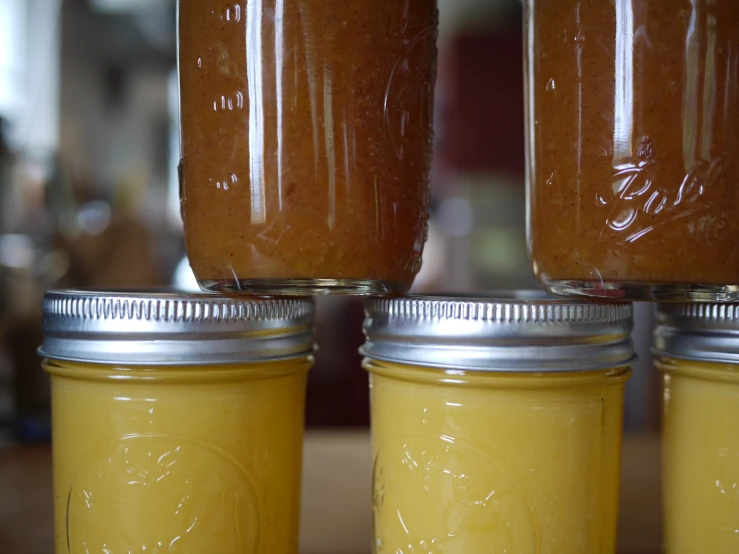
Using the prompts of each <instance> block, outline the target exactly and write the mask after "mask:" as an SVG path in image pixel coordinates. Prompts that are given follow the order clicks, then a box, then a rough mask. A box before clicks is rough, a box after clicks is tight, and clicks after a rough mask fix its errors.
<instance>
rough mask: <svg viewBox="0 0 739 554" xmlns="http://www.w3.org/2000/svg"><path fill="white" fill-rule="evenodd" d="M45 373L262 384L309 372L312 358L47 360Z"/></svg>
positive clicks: (138, 380) (130, 379) (153, 381)
mask: <svg viewBox="0 0 739 554" xmlns="http://www.w3.org/2000/svg"><path fill="white" fill-rule="evenodd" d="M41 364H42V366H43V368H44V371H46V372H47V373H48V374H50V375H52V376H54V377H61V378H64V379H65V380H66V379H70V380H79V381H107V382H111V383H113V382H115V383H117V384H119V385H123V384H126V383H128V384H159V383H173V384H175V383H202V384H207V383H216V382H237V381H238V382H243V381H259V380H264V379H271V378H279V377H284V376H288V375H293V374H297V373H301V372H306V371H308V369H309V368H310V367H312V366H313V364H314V359H313V356H310V355H308V356H304V357H302V358H290V359H286V360H270V361H266V362H242V363H235V364H218V365H215V364H213V365H199V366H193V365H189V366H188V365H179V364H171V365H150V366H144V365H139V366H137V365H124V364H103V363H87V362H84V363H81V362H69V361H66V360H58V359H49V358H45V359H44V360H42V362H41Z"/></svg>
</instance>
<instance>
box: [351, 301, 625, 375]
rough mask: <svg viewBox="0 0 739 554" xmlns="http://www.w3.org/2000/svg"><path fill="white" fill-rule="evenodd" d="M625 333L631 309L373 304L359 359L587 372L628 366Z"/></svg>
mask: <svg viewBox="0 0 739 554" xmlns="http://www.w3.org/2000/svg"><path fill="white" fill-rule="evenodd" d="M522 296H523V297H522ZM631 329H632V307H631V304H630V303H605V302H597V303H596V302H590V301H587V300H554V299H527V298H526V296H525V295H522V294H520V293H519V294H518V295H516V297H514V298H500V299H499V298H466V297H465V298H455V297H433V296H415V297H407V298H398V299H371V300H369V301H368V302H367V304H366V319H365V322H364V332H365V336H366V339H367V340H366V342H365V343H364V346H362V348H361V349H360V352H361V353H362V354H363V355H364V356H366V357H368V358H372V359H377V360H383V361H387V362H394V363H400V364H409V365H419V366H428V367H438V368H446V369H466V370H487V371H516V372H519V371H531V372H541V371H585V370H595V369H605V368H614V367H619V366H627V365H631V364H632V363H633V362H634V360H635V355H634V348H633V345H632V342H631V339H630V333H631Z"/></svg>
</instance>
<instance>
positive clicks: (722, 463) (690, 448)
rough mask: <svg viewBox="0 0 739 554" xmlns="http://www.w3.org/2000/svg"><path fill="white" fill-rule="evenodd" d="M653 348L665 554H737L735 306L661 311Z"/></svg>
mask: <svg viewBox="0 0 739 554" xmlns="http://www.w3.org/2000/svg"><path fill="white" fill-rule="evenodd" d="M653 346H654V348H653V350H654V352H655V354H656V355H657V357H656V360H655V363H656V366H657V368H658V369H659V370H660V371H661V372H662V397H663V414H662V415H663V420H662V489H663V504H664V526H665V529H664V531H665V532H664V536H665V552H666V553H667V554H683V553H685V554H688V553H694V552H739V531H738V530H739V489H738V488H737V487H739V425H737V422H738V421H739V304H665V305H661V306H660V308H659V314H658V326H657V328H656V329H655V332H654V342H653Z"/></svg>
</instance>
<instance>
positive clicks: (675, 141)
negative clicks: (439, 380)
mask: <svg viewBox="0 0 739 554" xmlns="http://www.w3.org/2000/svg"><path fill="white" fill-rule="evenodd" d="M524 29H525V39H524V52H525V86H526V112H527V113H526V132H527V135H528V139H527V148H528V152H527V187H528V193H527V197H528V213H529V216H528V241H529V254H530V257H531V262H532V266H533V271H534V273H535V274H536V276H537V278H538V280H539V281H540V283H541V284H542V286H543V287H544V288H545V289H546V290H548V291H549V292H551V293H554V294H557V295H565V296H580V297H582V296H586V297H593V298H610V299H620V300H648V301H653V300H659V301H662V302H664V303H663V304H661V305H660V306H659V309H658V314H659V315H658V317H659V324H658V327H657V329H656V330H655V332H654V339H653V340H654V342H653V351H654V353H655V354H656V355H657V361H656V365H657V368H658V369H659V370H660V371H661V372H662V375H663V432H662V439H663V491H664V493H663V503H664V508H665V523H664V531H665V549H666V552H667V554H688V553H698V552H711V553H714V552H715V553H729V552H736V551H739V541H738V537H739V534H738V532H739V525H738V524H737V523H736V516H737V512H736V509H735V506H736V505H737V504H736V492H737V491H736V488H737V483H739V474H737V472H736V471H735V467H736V465H737V464H736V463H735V461H736V451H737V448H738V447H737V437H736V436H735V435H736V433H734V431H733V424H732V423H731V421H732V417H733V416H735V415H737V414H736V413H735V412H736V409H735V407H734V406H733V404H734V403H735V396H736V392H735V391H734V389H735V388H736V386H735V381H736V377H735V375H734V374H735V373H736V372H735V368H736V363H737V360H738V359H739V358H737V349H736V347H735V345H734V342H736V340H737V337H736V333H737V330H739V327H737V325H736V319H735V314H736V309H737V308H736V305H735V304H732V301H736V300H739V250H738V249H737V246H736V244H737V240H736V238H737V237H739V223H738V222H737V218H736V217H735V213H736V211H737V208H739V187H737V183H738V182H739V162H738V161H737V160H739V133H737V131H736V128H735V126H734V125H733V122H734V121H735V120H737V118H738V117H739V73H738V72H737V63H736V62H737V56H736V53H737V51H739V3H737V2H735V1H733V0H694V1H691V2H678V1H674V0H616V1H615V2H580V1H578V0H524Z"/></svg>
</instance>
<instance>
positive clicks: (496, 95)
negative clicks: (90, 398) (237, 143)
mask: <svg viewBox="0 0 739 554" xmlns="http://www.w3.org/2000/svg"><path fill="white" fill-rule="evenodd" d="M439 11H440V26H441V32H440V39H439V71H438V82H437V93H436V101H437V106H436V111H435V114H436V116H435V117H436V121H435V131H436V156H435V170H434V176H433V184H432V190H433V202H432V220H431V227H430V234H429V241H428V243H427V245H426V250H425V254H424V266H423V270H422V272H421V274H420V275H419V277H418V279H417V282H416V284H415V286H414V292H439V291H444V292H449V291H455V292H457V291H458V292H469V291H487V290H492V289H511V288H518V289H522V288H535V287H536V286H537V285H536V282H535V281H534V279H533V275H532V273H531V270H530V267H529V262H528V258H527V254H526V237H525V203H524V200H525V197H524V134H523V133H524V125H523V79H522V75H523V65H522V64H523V61H522V48H521V43H522V35H521V4H520V2H519V1H518V0H439ZM175 44H176V28H175V1H174V0H0V551H1V552H3V553H7V554H25V553H29V554H42V553H46V552H51V546H50V545H51V537H52V535H51V533H52V532H53V531H51V528H50V505H51V498H50V493H48V494H49V498H48V499H47V498H46V496H45V495H46V494H47V491H46V489H45V488H43V487H44V486H45V485H44V484H48V483H50V481H49V478H50V476H49V468H48V453H47V454H43V452H46V451H47V450H48V446H46V445H47V444H48V440H49V412H50V407H49V386H48V380H47V378H46V376H45V374H44V373H43V372H42V371H41V368H40V365H39V360H38V359H37V357H36V353H35V349H36V347H37V346H38V345H39V344H40V342H41V328H40V316H41V308H40V306H41V298H42V295H43V292H44V291H45V290H46V289H48V288H52V287H88V286H90V287H103V288H115V287H124V286H125V287H131V286H159V285H175V286H177V287H179V288H186V289H187V288H193V287H194V286H195V285H194V279H193V277H192V274H191V273H190V270H189V266H188V264H187V262H186V260H185V251H184V245H183V240H182V223H181V220H180V215H179V198H178V184H177V171H176V166H177V162H178V154H179V142H178V141H179V139H178V105H177V82H176V69H175V64H176V47H175ZM636 313H637V322H636V330H635V333H634V338H635V342H636V345H637V349H638V351H639V354H640V362H639V365H638V367H637V368H636V371H635V373H634V378H633V379H632V380H631V381H630V383H629V384H628V387H627V401H626V416H625V420H626V431H627V434H632V435H633V436H634V437H643V436H644V435H645V434H646V436H649V437H653V434H654V432H655V431H656V430H657V428H658V411H659V399H658V389H659V384H658V381H657V377H656V375H655V372H654V370H653V369H652V366H651V360H650V357H649V352H648V344H649V339H650V333H651V327H652V311H651V307H650V306H649V305H637V310H636ZM362 318H363V313H362V301H361V300H358V299H352V298H320V299H319V300H318V322H317V330H318V342H319V345H320V351H319V353H318V355H317V365H316V367H315V368H314V369H313V370H312V371H311V373H310V383H309V392H308V404H307V425H308V427H309V428H311V429H313V430H316V433H317V435H316V436H323V437H325V436H326V433H329V432H330V430H331V429H337V428H343V429H345V432H346V435H345V436H346V437H355V438H356V436H360V435H361V436H363V435H362V434H363V433H366V428H367V426H368V424H369V404H368V395H367V377H366V374H365V373H364V372H363V371H361V370H360V369H359V362H360V357H359V355H358V354H357V348H358V347H359V345H360V344H361V342H362V334H361V321H362ZM650 433H651V435H650ZM351 440H354V439H352V438H347V441H351ZM634 440H635V441H637V442H636V444H637V446H638V448H640V449H644V448H646V450H639V451H638V452H642V451H644V452H647V454H645V456H646V455H648V456H651V458H650V459H649V460H647V461H643V460H634V462H633V464H634V471H636V472H637V474H638V475H637V478H638V479H642V480H647V481H648V482H647V485H646V486H649V487H652V488H654V487H656V486H657V483H654V482H652V481H654V480H655V479H654V476H653V473H654V471H656V469H654V468H655V467H656V465H655V464H657V463H658V460H656V459H652V458H654V453H655V452H656V450H655V448H656V446H654V447H653V443H654V442H655V441H654V440H652V439H649V441H647V442H646V443H644V444H642V443H639V442H638V441H639V440H641V439H639V438H637V439H634ZM28 444H36V445H39V446H36V447H34V448H30V449H29V447H27V446H23V445H28ZM321 444H323V443H321ZM331 444H333V443H326V444H324V445H323V446H322V447H321V448H319V447H318V446H316V447H315V448H316V449H317V450H315V452H314V454H315V455H316V456H319V457H320V456H324V455H336V456H342V455H344V454H341V453H336V452H335V451H332V450H331V448H335V447H333V446H331ZM362 444H364V443H362ZM630 445H632V443H628V444H627V445H626V448H627V449H628V448H632V446H630ZM307 448H308V447H307ZM311 448H313V447H310V448H308V449H307V451H306V456H307V461H306V464H307V466H308V469H307V470H306V471H309V467H310V465H311V463H316V462H315V458H310V456H309V455H310V453H311V452H313V450H311ZM359 448H360V450H361V448H363V447H359ZM44 449H47V450H44ZM8 452H16V454H15V455H16V458H15V459H16V460H17V459H21V460H23V462H22V463H20V465H18V466H14V467H17V468H19V469H16V470H13V471H16V473H14V472H13V471H11V470H8V469H7V468H8V467H10V466H9V465H7V464H6V465H5V466H4V460H5V459H9V458H3V453H6V454H5V455H6V456H9V454H7V453H8ZM39 452H41V453H39ZM326 452H334V454H330V453H329V454H326ZM362 452H364V451H363V450H362ZM362 455H363V454H362ZM23 456H30V458H27V459H26V458H24V457H23ZM44 456H46V457H44ZM18 457H20V458H18ZM637 457H639V456H637ZM360 458H361V456H360ZM357 459H359V458H357ZM311 460H313V462H311ZM344 462H346V460H344ZM347 463H348V462H347ZM357 463H361V462H357ZM629 463H631V462H628V461H626V462H625V464H626V465H627V466H628V464H629ZM34 464H36V465H34ZM316 464H317V463H316ZM4 467H5V468H6V469H5V471H4V469H3V468H4ZM34 468H35V469H34ZM625 471H626V469H625ZM18 472H20V473H18ZM33 472H36V473H33ZM639 472H641V473H639ZM650 472H652V473H650ZM24 479H27V480H32V481H34V482H36V483H39V482H40V483H41V484H40V485H39V486H38V487H37V488H36V489H33V490H35V491H37V492H36V493H35V494H37V495H38V496H37V497H33V498H30V497H29V494H30V493H27V490H30V489H26V488H25V487H26V485H25V484H24V483H25V481H24ZM49 486H50V485H49ZM357 486H358V487H359V488H360V489H361V488H362V487H364V484H362V483H359V485H354V488H355V489H356V488H357ZM631 486H632V485H628V486H627V489H628V490H630V487H631ZM640 486H644V484H643V483H642V484H641V485H640ZM350 490H354V489H351V486H350ZM628 490H627V493H626V494H628ZM10 491H15V492H14V493H13V494H15V495H18V496H19V497H21V498H22V497H26V501H28V502H29V503H30V504H29V505H28V506H29V507H27V508H26V510H29V511H34V512H35V513H36V514H37V517H38V518H42V517H43V518H47V516H48V518H47V519H48V521H47V520H46V519H44V520H43V521H42V520H41V519H39V520H38V521H37V524H34V525H35V529H36V530H37V531H36V532H35V533H34V535H35V536H34V537H33V539H32V540H31V539H30V538H29V537H27V536H26V537H25V538H23V537H21V538H18V536H17V535H18V533H17V532H14V530H15V529H17V526H18V525H21V524H22V522H23V521H26V525H27V524H28V522H27V517H26V515H24V514H26V512H24V511H23V510H21V508H19V507H18V505H17V504H16V500H15V498H16V496H13V495H11V492H10ZM357 494H361V495H365V492H364V489H362V491H361V492H360V493H357ZM367 494H368V492H367ZM3 498H5V502H3ZM362 498H364V496H362ZM11 499H13V500H11ZM367 503H369V501H367ZM653 504H654V502H653ZM655 505H656V506H657V508H655V509H658V502H657V504H655ZM625 517H626V518H627V519H628V518H629V517H630V516H629V515H628V513H627V514H626V516H625ZM652 517H658V516H657V515H654V516H652ZM623 519H624V518H623V517H622V522H623ZM632 519H636V518H634V517H633V516H632ZM347 525H349V529H354V527H351V525H352V524H347ZM357 525H363V526H367V528H368V525H369V522H362V523H358V524H357ZM635 525H637V526H638V525H642V526H643V525H646V523H645V522H643V521H642V522H641V523H639V522H637V523H635ZM365 532H366V529H365V527H361V529H359V530H357V531H356V533H354V535H356V534H357V533H358V534H359V535H360V536H361V537H363V536H364V535H363V533H365ZM658 532H659V530H658V529H654V530H645V529H641V530H638V531H631V533H632V534H633V533H637V534H639V538H638V540H637V539H634V538H633V537H632V536H631V535H629V534H627V535H625V538H622V540H621V544H622V546H623V545H624V541H625V542H626V544H627V546H628V545H630V544H631V543H630V542H629V541H631V542H634V541H636V543H638V544H636V545H635V546H634V548H631V549H629V550H628V551H629V552H637V551H644V552H646V551H648V550H649V548H650V547H651V546H653V545H652V543H654V542H655V541H656V542H657V546H656V547H655V551H656V549H657V548H658V547H659V536H658ZM308 533H309V535H310V532H308ZM304 539H305V537H304ZM309 539H310V537H309ZM309 539H305V540H309ZM314 539H315V537H314ZM315 540H319V539H315ZM29 541H31V544H30V545H29ZM639 541H641V543H645V545H642V544H641V543H640V542H639ZM650 541H651V542H650ZM319 543H320V540H319ZM647 543H648V544H647ZM310 544H317V543H315V541H314V543H310ZM327 548H328V549H327ZM321 551H324V552H334V551H337V550H331V547H326V546H323V547H321ZM338 551H340V550H338ZM316 552H318V550H316Z"/></svg>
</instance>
